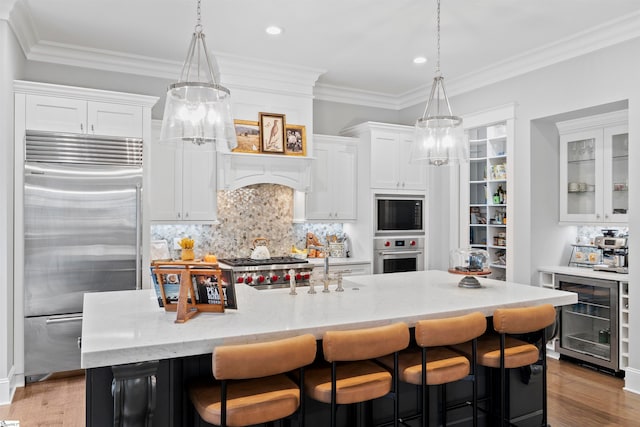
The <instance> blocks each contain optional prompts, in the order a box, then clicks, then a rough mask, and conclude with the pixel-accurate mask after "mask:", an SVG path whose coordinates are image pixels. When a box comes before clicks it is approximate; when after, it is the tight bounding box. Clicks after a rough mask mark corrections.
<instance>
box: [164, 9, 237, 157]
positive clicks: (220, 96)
mask: <svg viewBox="0 0 640 427" xmlns="http://www.w3.org/2000/svg"><path fill="white" fill-rule="evenodd" d="M201 59H204V61H202V60H201ZM230 101H231V92H230V91H229V89H227V88H226V87H224V86H222V85H220V84H219V73H218V69H217V64H216V63H215V60H214V59H213V58H212V57H210V56H209V53H208V50H207V45H206V42H205V36H204V33H203V32H202V25H201V24H200V0H198V23H197V25H196V28H195V31H194V33H193V36H192V38H191V43H190V45H189V50H188V52H187V58H186V59H185V61H184V64H183V66H182V72H181V74H180V79H179V80H178V82H177V83H173V84H171V85H169V88H168V90H167V96H166V101H165V107H164V116H163V119H162V128H161V130H160V140H161V141H172V140H173V141H182V142H191V143H194V144H198V145H201V144H205V143H213V144H214V145H215V147H216V149H217V150H218V151H223V152H225V151H226V152H228V151H230V150H232V149H234V148H235V147H237V146H238V143H237V141H236V135H235V130H234V126H233V115H232V112H231V102H230Z"/></svg>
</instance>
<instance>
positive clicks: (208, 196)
mask: <svg viewBox="0 0 640 427" xmlns="http://www.w3.org/2000/svg"><path fill="white" fill-rule="evenodd" d="M215 162H216V153H215V150H214V149H213V145H211V144H203V145H195V144H192V143H182V142H175V141H172V142H166V141H162V142H158V141H154V142H153V145H152V146H151V196H150V197H151V220H152V221H171V222H177V221H178V222H183V221H191V222H215V221H217V217H218V213H217V206H218V205H217V191H216V176H215V174H216V167H215V165H216V163H215Z"/></svg>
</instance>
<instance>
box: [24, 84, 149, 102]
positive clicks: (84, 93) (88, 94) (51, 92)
mask: <svg viewBox="0 0 640 427" xmlns="http://www.w3.org/2000/svg"><path fill="white" fill-rule="evenodd" d="M13 90H14V91H15V92H17V93H25V94H29V95H44V96H55V97H60V98H83V99H87V100H91V101H98V102H115V103H118V104H129V105H135V106H140V105H141V106H143V107H150V108H151V107H153V106H154V105H155V104H156V102H158V97H157V96H149V95H139V94H134V93H123V92H113V91H109V90H101V89H91V88H82V87H76V86H65V85H57V84H50V83H42V82H31V81H26V80H14V81H13Z"/></svg>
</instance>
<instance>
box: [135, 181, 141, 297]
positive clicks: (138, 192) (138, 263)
mask: <svg viewBox="0 0 640 427" xmlns="http://www.w3.org/2000/svg"><path fill="white" fill-rule="evenodd" d="M141 193H142V191H141V188H140V184H136V289H142V268H141V262H142V261H141V260H140V245H141V236H140V231H141V230H140V229H141V228H142V227H141V224H140V223H141V222H142V218H141V212H140V207H141V204H142V201H141Z"/></svg>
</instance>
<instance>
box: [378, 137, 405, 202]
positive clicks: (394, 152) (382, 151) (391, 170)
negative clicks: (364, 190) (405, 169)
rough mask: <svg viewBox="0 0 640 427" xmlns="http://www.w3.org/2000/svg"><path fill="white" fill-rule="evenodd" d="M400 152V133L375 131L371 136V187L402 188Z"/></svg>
mask: <svg viewBox="0 0 640 427" xmlns="http://www.w3.org/2000/svg"><path fill="white" fill-rule="evenodd" d="M398 153H399V147H398V135H396V134H393V133H374V134H373V135H372V136H371V188H386V189H390V190H398V189H400V177H399V176H398V162H399V161H398Z"/></svg>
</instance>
